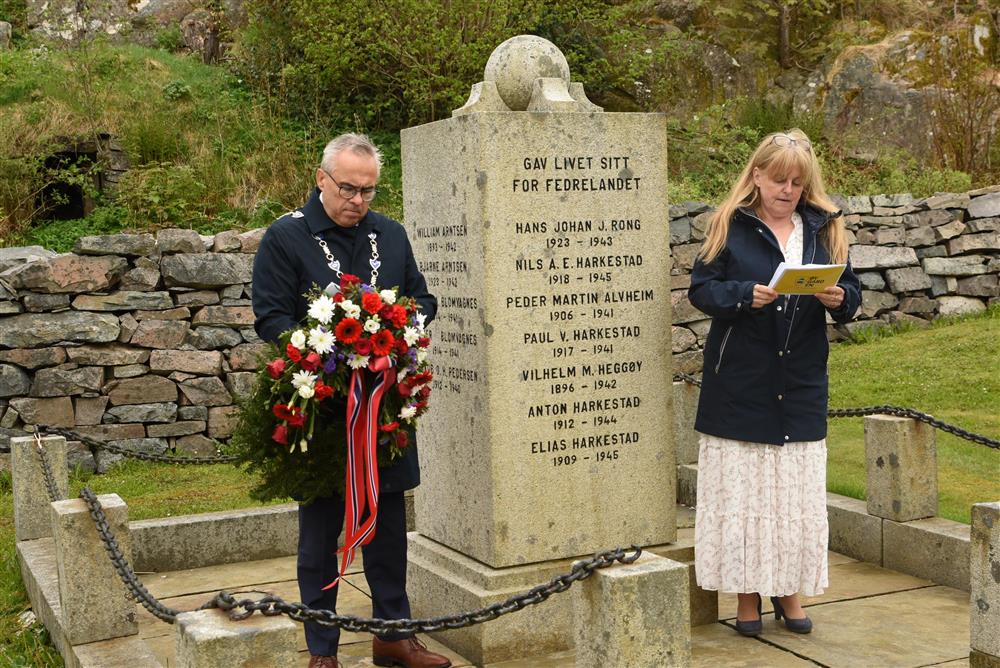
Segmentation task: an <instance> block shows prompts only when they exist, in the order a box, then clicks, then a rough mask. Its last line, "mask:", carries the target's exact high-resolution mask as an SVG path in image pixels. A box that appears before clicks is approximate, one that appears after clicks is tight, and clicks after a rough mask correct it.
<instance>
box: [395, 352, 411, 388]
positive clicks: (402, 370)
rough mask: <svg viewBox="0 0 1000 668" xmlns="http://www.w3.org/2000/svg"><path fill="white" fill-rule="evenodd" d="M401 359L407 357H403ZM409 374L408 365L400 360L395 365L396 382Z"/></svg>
mask: <svg viewBox="0 0 1000 668" xmlns="http://www.w3.org/2000/svg"><path fill="white" fill-rule="evenodd" d="M403 359H407V358H405V357H404V358H403ZM409 375H410V367H408V366H406V365H405V363H402V362H401V363H400V365H399V366H397V367H396V382H397V383H400V382H402V381H403V379H404V378H406V377H407V376H409Z"/></svg>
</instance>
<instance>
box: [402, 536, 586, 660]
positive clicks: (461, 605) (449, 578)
mask: <svg viewBox="0 0 1000 668" xmlns="http://www.w3.org/2000/svg"><path fill="white" fill-rule="evenodd" d="M408 560H409V568H408V570H407V576H406V577H407V587H406V588H407V591H408V593H409V595H410V606H411V608H412V610H413V617H414V618H425V617H437V616H440V615H449V614H453V613H456V612H461V611H466V610H478V609H479V608H482V607H485V606H487V605H491V604H493V603H497V602H499V601H503V600H505V599H507V598H510V597H511V596H514V595H516V594H520V593H522V592H525V591H527V590H528V589H531V588H532V587H534V586H536V585H538V584H541V583H543V582H548V581H549V580H551V579H552V578H553V577H555V576H556V575H560V574H562V573H566V572H568V571H569V570H570V569H571V568H572V567H573V562H574V561H576V559H559V560H556V561H545V562H541V563H538V564H530V565H527V566H512V567H510V568H491V567H490V566H487V565H486V564H483V563H480V562H478V561H476V560H475V559H470V558H469V557H467V556H465V555H464V554H461V553H460V552H456V551H455V550H452V549H451V548H448V547H445V546H444V545H441V544H440V543H435V542H434V541H432V540H431V539H429V538H426V537H424V536H422V535H421V534H419V533H416V532H411V533H410V534H409V552H408ZM572 620H573V601H572V599H571V598H570V596H569V595H567V594H565V593H564V594H556V595H554V596H553V597H552V598H550V599H549V600H547V601H545V602H543V603H539V604H538V605H532V606H530V607H527V608H525V609H524V610H521V611H518V612H514V613H511V614H508V615H504V616H503V617H500V618H499V619H496V620H494V621H491V622H486V623H485V624H477V625H475V626H472V627H469V628H465V629H458V630H455V631H443V632H441V633H432V634H430V635H431V637H433V638H434V639H435V640H438V641H440V642H442V643H444V644H445V645H447V646H448V647H449V648H451V649H452V650H454V651H456V652H458V653H459V654H461V655H462V656H464V657H466V658H467V659H469V660H471V661H472V662H473V663H476V664H478V665H482V664H486V663H495V662H498V661H506V660H508V659H519V658H523V657H526V656H541V655H544V654H550V653H552V652H558V651H562V650H565V649H569V648H570V647H572V646H573V621H572Z"/></svg>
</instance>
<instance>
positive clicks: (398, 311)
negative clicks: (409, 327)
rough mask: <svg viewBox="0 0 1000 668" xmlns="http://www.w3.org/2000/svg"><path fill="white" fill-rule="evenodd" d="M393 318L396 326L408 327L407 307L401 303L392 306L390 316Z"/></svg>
mask: <svg viewBox="0 0 1000 668" xmlns="http://www.w3.org/2000/svg"><path fill="white" fill-rule="evenodd" d="M389 319H390V320H392V324H393V326H395V327H397V328H398V327H406V321H407V316H406V309H405V308H403V307H402V306H400V305H399V304H394V305H393V307H392V315H391V316H390V317H389Z"/></svg>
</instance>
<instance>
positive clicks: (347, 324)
mask: <svg viewBox="0 0 1000 668" xmlns="http://www.w3.org/2000/svg"><path fill="white" fill-rule="evenodd" d="M344 275H345V276H346V275H347V274H344ZM334 333H335V334H336V336H337V340H338V341H340V342H341V343H344V344H346V345H350V344H352V343H354V342H355V341H357V340H358V339H359V338H360V337H361V323H360V322H358V321H357V320H355V319H354V318H344V319H343V320H341V321H340V322H339V323H338V324H337V328H336V329H335V330H334Z"/></svg>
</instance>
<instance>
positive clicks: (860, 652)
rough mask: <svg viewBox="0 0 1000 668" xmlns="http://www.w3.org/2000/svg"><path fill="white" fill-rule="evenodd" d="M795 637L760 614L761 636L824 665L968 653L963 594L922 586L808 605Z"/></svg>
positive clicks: (886, 663) (846, 666)
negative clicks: (806, 619) (804, 627)
mask: <svg viewBox="0 0 1000 668" xmlns="http://www.w3.org/2000/svg"><path fill="white" fill-rule="evenodd" d="M809 616H810V617H811V618H812V620H813V623H814V625H815V626H814V628H813V632H812V633H810V634H808V635H799V634H795V633H792V632H791V631H788V630H787V629H785V627H784V626H783V625H781V626H779V625H778V624H776V623H775V622H774V619H773V618H768V617H764V633H763V635H762V638H764V639H765V640H766V641H767V642H770V643H773V644H774V645H776V646H778V647H781V648H783V649H787V650H789V651H792V652H795V653H796V654H799V655H802V656H808V657H809V658H810V659H811V660H813V661H815V662H817V663H819V664H822V665H824V666H829V667H830V668H853V667H855V666H883V667H885V668H891V667H893V666H899V667H903V666H906V667H912V666H929V665H934V664H938V663H944V662H948V661H955V660H959V659H962V658H965V657H968V655H969V594H968V593H967V592H963V591H960V590H958V589H952V588H950V587H943V586H934V587H924V588H922V589H915V590H910V591H900V592H894V593H891V594H884V595H881V596H871V597H868V598H859V599H854V600H848V601H838V602H835V603H827V604H824V605H815V606H812V607H810V608H809Z"/></svg>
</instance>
